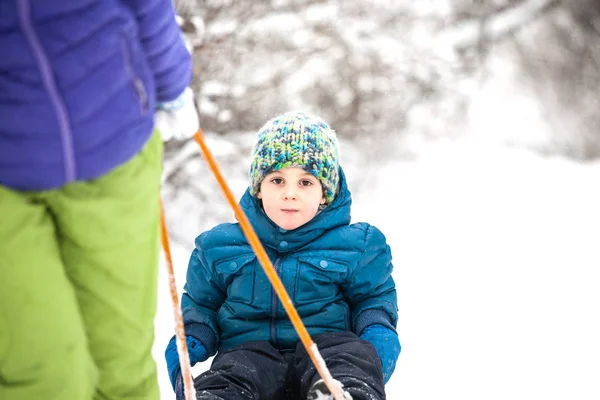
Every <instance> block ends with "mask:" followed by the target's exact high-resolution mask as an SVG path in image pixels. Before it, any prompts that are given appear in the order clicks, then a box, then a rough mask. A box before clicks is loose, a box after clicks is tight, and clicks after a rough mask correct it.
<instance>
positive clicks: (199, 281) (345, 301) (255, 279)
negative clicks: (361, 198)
mask: <svg viewBox="0 0 600 400" xmlns="http://www.w3.org/2000/svg"><path fill="white" fill-rule="evenodd" d="M340 175H341V180H340V185H341V190H340V193H339V195H338V196H337V197H336V199H335V200H334V201H333V202H332V203H331V204H330V205H329V206H328V207H327V208H326V209H325V210H323V211H322V212H321V213H319V214H317V215H316V216H315V217H314V218H313V219H312V220H311V221H310V222H309V223H307V224H305V225H303V226H301V227H299V228H298V229H294V230H291V231H285V230H282V229H280V228H279V227H278V226H277V225H275V224H274V223H273V222H272V221H271V220H270V219H269V218H268V217H267V216H266V214H265V213H264V211H263V210H262V208H261V207H260V205H259V203H258V200H257V199H256V198H255V197H254V196H252V195H250V193H249V192H248V191H246V193H245V194H244V196H243V197H242V199H241V202H240V205H241V206H242V208H243V209H244V212H245V213H246V214H247V215H248V218H249V219H250V222H251V224H252V226H253V227H254V229H255V231H256V233H257V235H258V236H259V238H260V240H261V242H262V244H263V246H264V247H265V250H266V252H267V253H268V255H269V258H270V259H271V262H272V263H273V266H274V267H275V270H276V271H277V273H278V274H279V277H280V278H281V280H282V282H283V285H284V286H285V288H286V290H287V292H288V294H289V296H290V297H291V299H292V301H293V303H294V305H295V307H296V309H297V311H298V313H299V314H300V317H301V318H302V320H303V322H304V324H305V325H306V328H307V329H308V332H309V333H310V334H311V336H312V335H315V334H319V333H324V332H334V331H354V333H356V334H357V335H360V334H361V332H362V330H363V329H364V328H365V327H367V326H369V325H372V324H374V323H377V324H381V325H385V326H388V327H390V328H391V329H394V328H395V326H396V322H397V301H396V289H395V285H394V281H393V279H392V275H391V274H392V258H391V253H390V248H389V246H388V245H387V244H386V240H385V237H384V235H383V234H382V233H381V232H380V231H379V230H378V229H377V228H375V227H373V226H370V225H369V224H367V223H357V224H352V225H350V205H351V202H352V201H351V197H350V192H349V191H348V188H347V186H346V181H345V178H344V175H343V172H342V171H341V170H340ZM184 290H185V292H184V294H183V298H182V305H181V306H182V310H183V318H184V324H185V328H186V334H187V335H191V336H193V337H195V338H197V339H198V340H200V341H201V342H202V343H203V344H204V345H205V347H206V348H207V349H208V352H209V354H211V355H212V354H215V352H216V351H217V350H218V349H219V348H220V349H221V350H227V349H229V348H231V347H233V346H236V345H238V344H241V343H243V342H246V341H253V340H260V341H270V342H271V343H272V344H273V345H274V346H275V347H277V348H279V349H282V350H285V349H294V348H295V346H296V344H297V342H298V341H299V338H298V335H297V334H296V332H295V330H294V327H293V326H292V323H291V322H290V320H289V319H288V317H287V315H286V313H285V310H284V309H283V306H282V305H281V302H280V301H279V300H278V298H277V296H276V294H275V292H274V290H273V288H272V286H271V284H270V282H269V280H268V278H267V276H266V274H265V273H264V271H263V269H262V268H261V266H260V263H259V262H258V261H257V258H256V256H255V254H254V253H253V251H252V248H251V247H250V245H249V244H248V242H247V241H246V239H245V236H244V235H243V233H242V231H241V229H240V227H239V225H238V224H237V223H229V224H221V225H218V226H217V227H215V228H213V229H212V230H210V231H207V232H204V233H203V234H201V235H200V236H199V237H198V238H197V239H196V248H195V250H194V251H193V252H192V256H191V259H190V262H189V266H188V271H187V282H186V285H185V288H184Z"/></svg>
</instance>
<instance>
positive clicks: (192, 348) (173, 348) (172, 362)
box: [165, 336, 208, 391]
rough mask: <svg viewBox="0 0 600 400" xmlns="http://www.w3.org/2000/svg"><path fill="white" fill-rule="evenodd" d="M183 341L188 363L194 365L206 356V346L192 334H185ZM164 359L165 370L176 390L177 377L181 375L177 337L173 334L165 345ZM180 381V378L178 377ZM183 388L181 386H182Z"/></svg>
mask: <svg viewBox="0 0 600 400" xmlns="http://www.w3.org/2000/svg"><path fill="white" fill-rule="evenodd" d="M185 342H186V343H187V348H188V353H189V355H190V364H191V365H194V364H196V363H197V362H200V361H204V360H206V359H207V358H208V351H207V350H206V347H204V345H203V344H202V343H201V342H200V341H199V340H198V339H196V338H194V337H192V336H186V337H185ZM165 359H166V360H167V370H168V371H169V379H170V380H171V385H172V386H173V390H175V391H176V390H177V384H176V383H177V380H178V379H177V378H178V376H179V377H181V367H180V365H179V354H178V353H177V339H176V337H175V336H173V337H172V338H171V341H170V342H169V344H168V345H167V349H166V350H165ZM179 381H182V379H179ZM182 386H183V385H182ZM182 389H183V387H182Z"/></svg>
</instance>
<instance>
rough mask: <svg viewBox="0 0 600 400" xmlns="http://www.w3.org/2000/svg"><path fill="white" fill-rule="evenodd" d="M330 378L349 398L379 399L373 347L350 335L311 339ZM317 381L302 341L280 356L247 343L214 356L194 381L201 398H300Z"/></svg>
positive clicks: (382, 389) (378, 364)
mask: <svg viewBox="0 0 600 400" xmlns="http://www.w3.org/2000/svg"><path fill="white" fill-rule="evenodd" d="M313 341H314V342H315V343H316V345H317V347H318V348H319V352H320V353H321V356H322V357H323V359H324V360H325V363H326V364H327V367H328V368H329V371H330V372H331V375H332V376H333V378H334V379H337V380H338V381H340V382H341V383H342V384H343V385H344V389H345V390H347V391H348V393H350V394H351V395H352V398H353V399H354V400H362V399H364V400H367V399H368V400H372V399H385V387H384V383H383V371H382V369H381V361H380V360H379V357H378V355H377V351H376V350H375V348H374V347H373V346H372V345H371V344H370V343H369V342H366V341H364V340H361V339H359V338H358V337H357V336H356V335H354V334H353V333H352V332H334V333H324V334H321V335H316V336H315V337H314V338H313ZM319 379H320V377H319V375H318V373H317V371H316V369H315V367H314V365H313V363H312V361H311V359H310V357H309V355H308V354H307V352H306V350H305V349H304V346H303V345H302V343H298V346H297V347H296V350H295V351H288V352H280V351H279V350H277V349H276V348H275V347H273V346H272V345H271V344H270V343H269V342H249V343H245V344H243V345H240V346H237V347H235V348H233V349H231V350H229V351H225V352H223V353H220V354H219V355H217V356H216V357H215V359H214V360H213V363H212V366H211V368H210V370H209V371H207V372H205V373H203V374H201V375H199V376H198V377H197V378H196V379H195V381H194V386H195V387H196V398H197V399H202V400H301V399H306V394H307V392H308V390H309V388H310V387H311V385H312V384H313V383H314V382H316V381H317V380H319Z"/></svg>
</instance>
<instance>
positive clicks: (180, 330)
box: [160, 201, 194, 400]
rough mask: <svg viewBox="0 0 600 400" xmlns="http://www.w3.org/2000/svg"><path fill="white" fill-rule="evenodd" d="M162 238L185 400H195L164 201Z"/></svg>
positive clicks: (161, 208) (161, 221)
mask: <svg viewBox="0 0 600 400" xmlns="http://www.w3.org/2000/svg"><path fill="white" fill-rule="evenodd" d="M160 237H161V241H162V246H163V250H164V252H165V258H166V259H167V271H168V274H169V289H170V290H171V303H172V304H173V315H174V317H175V336H176V338H177V339H176V340H177V353H178V354H179V365H180V366H181V375H182V376H183V388H184V391H185V400H194V381H193V379H192V368H191V366H190V357H189V355H188V348H187V344H186V341H185V329H184V327H183V316H182V315H181V307H179V296H178V295H177V286H176V285H175V273H174V272H173V259H172V258H171V246H169V236H168V234H167V224H166V223H165V212H164V207H163V204H162V201H160Z"/></svg>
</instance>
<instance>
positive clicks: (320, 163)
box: [250, 112, 340, 204]
mask: <svg viewBox="0 0 600 400" xmlns="http://www.w3.org/2000/svg"><path fill="white" fill-rule="evenodd" d="M289 167H300V168H302V169H304V170H305V171H307V172H310V173H311V174H313V175H314V176H315V177H316V178H317V179H319V181H320V182H321V184H322V185H323V189H324V190H323V193H324V196H325V199H326V204H329V203H331V202H332V201H333V199H334V198H335V195H336V192H337V186H338V182H339V179H340V178H339V174H338V167H339V154H338V141H337V137H336V135H335V132H334V131H333V129H331V128H330V127H329V125H327V123H325V121H323V120H322V119H321V118H319V117H316V116H312V115H309V114H305V113H302V112H287V113H285V114H282V115H279V116H277V117H275V118H273V119H271V120H270V121H269V122H267V123H266V124H265V125H264V126H263V127H262V128H261V129H260V130H259V131H258V140H257V142H256V144H255V145H254V148H253V149H252V165H251V167H250V193H251V194H252V195H254V196H256V194H257V193H258V192H259V190H260V184H261V182H262V181H263V179H264V177H265V176H266V175H268V174H270V173H271V172H273V171H277V170H279V169H282V168H289Z"/></svg>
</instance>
